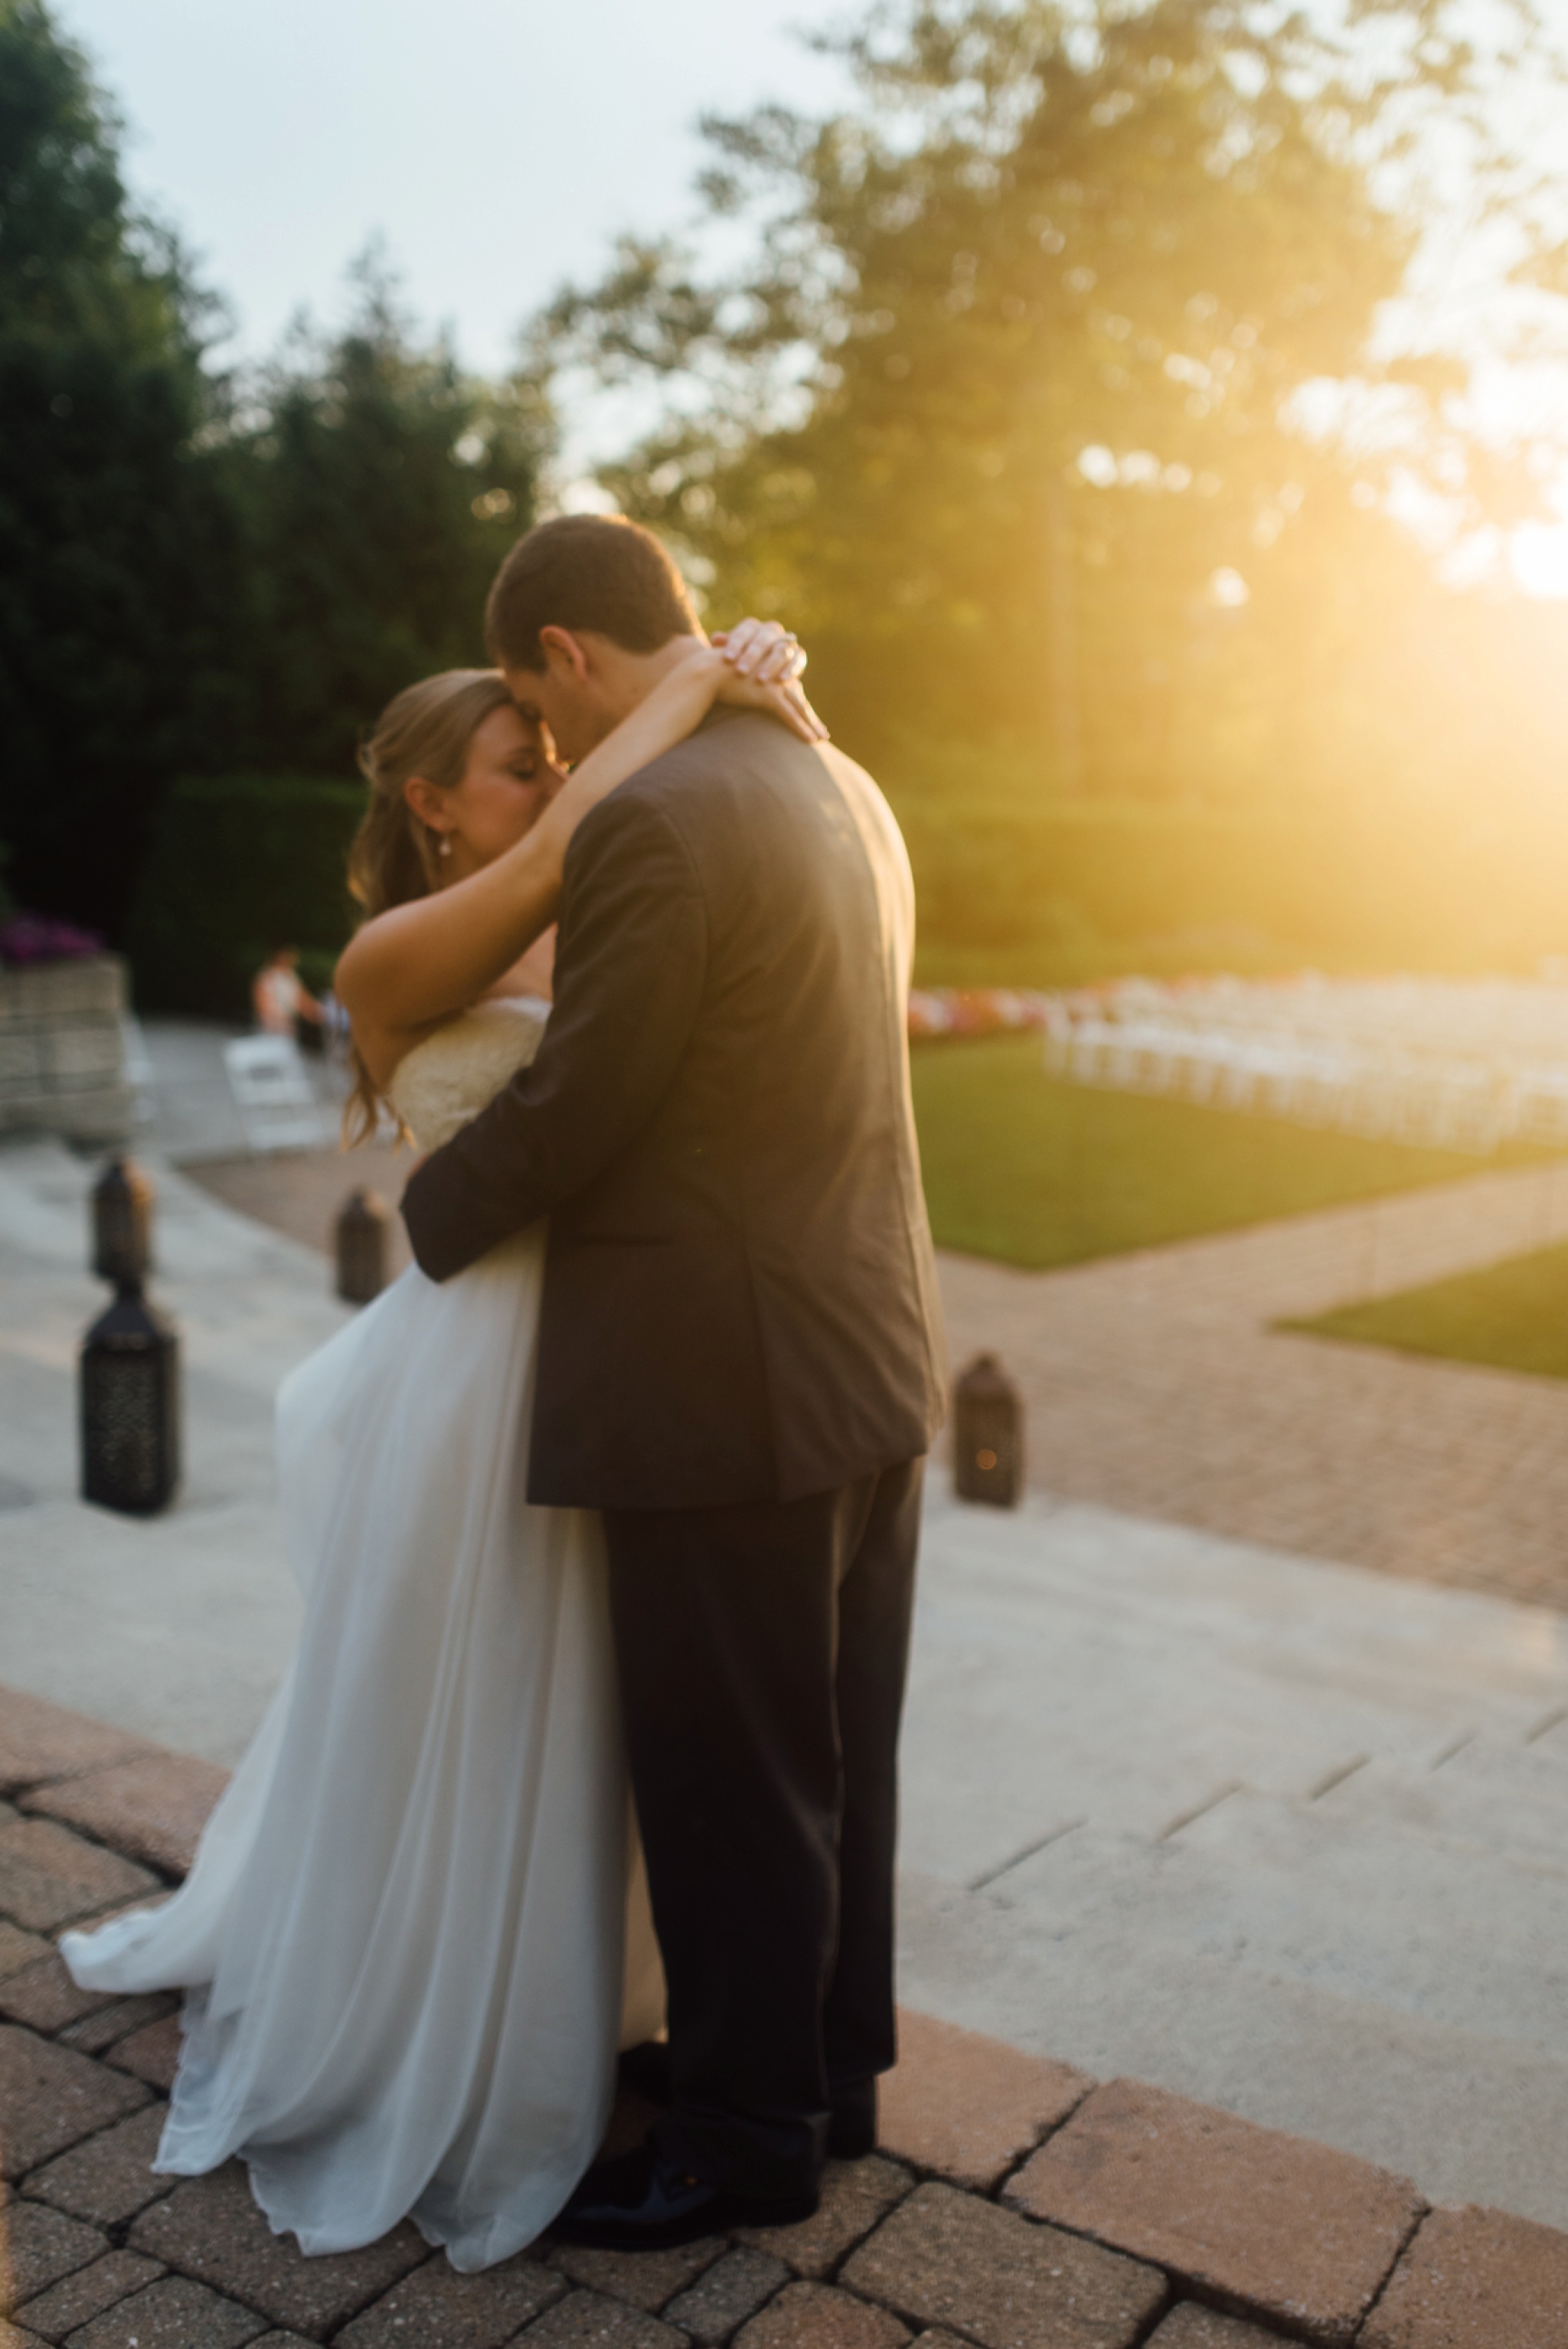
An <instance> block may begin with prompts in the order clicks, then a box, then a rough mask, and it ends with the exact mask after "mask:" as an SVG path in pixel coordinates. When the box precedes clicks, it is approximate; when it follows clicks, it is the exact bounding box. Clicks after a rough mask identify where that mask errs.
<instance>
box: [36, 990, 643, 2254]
mask: <svg viewBox="0 0 1568 2349" xmlns="http://www.w3.org/2000/svg"><path fill="white" fill-rule="evenodd" d="M546 1015H547V1007H546V1006H544V1005H542V1004H539V1003H536V1002H533V1001H531V999H514V1000H511V1001H509V1002H504V1003H489V1004H484V1005H481V1006H480V1007H479V1008H478V1009H475V1010H473V1011H470V1012H469V1013H467V1014H465V1015H464V1016H463V1017H462V1018H461V1019H458V1020H456V1021H454V1022H453V1023H452V1024H451V1025H449V1026H448V1027H446V1028H443V1029H441V1030H438V1032H437V1033H436V1034H435V1035H434V1036H432V1037H430V1038H428V1039H427V1040H426V1041H425V1042H424V1043H422V1044H420V1045H418V1046H417V1047H416V1049H415V1050H413V1051H411V1052H410V1053H409V1054H408V1055H407V1058H406V1059H405V1060H404V1061H403V1062H402V1064H401V1066H400V1067H399V1069H398V1071H397V1078H396V1081H395V1082H394V1085H393V1088H392V1092H393V1099H394V1102H395V1103H396V1106H397V1109H398V1111H399V1112H400V1113H401V1114H402V1116H403V1117H404V1119H405V1120H406V1122H407V1124H408V1126H409V1128H410V1129H411V1131H412V1132H413V1133H414V1136H415V1138H416V1140H417V1142H418V1144H419V1146H420V1147H421V1148H422V1149H431V1148H434V1147H435V1146H436V1145H437V1144H438V1143H442V1142H444V1141H446V1140H447V1139H448V1138H449V1136H450V1135H451V1134H452V1133H455V1132H456V1131H457V1130H458V1128H459V1126H460V1125H462V1124H463V1123H465V1122H466V1121H467V1120H468V1119H469V1118H470V1117H471V1116H473V1115H474V1113H475V1112H476V1111H478V1110H479V1109H480V1108H481V1107H482V1106H483V1105H484V1103H485V1102H487V1101H489V1100H490V1098H491V1097H492V1095H493V1094H495V1093H496V1092H499V1090H500V1087H501V1085H502V1084H504V1083H505V1081H506V1080H507V1078H508V1077H509V1076H511V1073H512V1071H514V1070H515V1069H516V1068H517V1067H518V1066H520V1065H521V1063H522V1062H524V1061H528V1060H529V1059H531V1057H532V1054H533V1052H534V1051H535V1050H537V1048H538V1042H539V1038H540V1035H541V1033H542V1028H543V1021H544V1018H545V1016H546ZM543 1258H544V1226H542V1225H536V1226H534V1227H533V1228H532V1229H531V1230H528V1231H524V1232H521V1233H520V1234H519V1235H518V1236H517V1237H515V1238H513V1239H511V1240H509V1241H507V1242H505V1243H504V1244H503V1245H502V1246H501V1247H498V1248H495V1249H493V1250H492V1251H491V1252H490V1255H489V1256H487V1257H484V1258H483V1259H482V1261H481V1262H480V1263H479V1264H477V1265H475V1266H473V1267H472V1268H471V1269H470V1270H469V1271H468V1272H466V1273H463V1274H462V1275H460V1276H459V1278H457V1279H455V1280H450V1281H448V1282H446V1283H445V1284H444V1285H442V1286H439V1287H438V1286H437V1285H436V1284H435V1283H434V1282H432V1281H429V1280H428V1279H427V1278H425V1276H424V1274H423V1273H421V1272H420V1271H419V1270H418V1268H417V1267H411V1268H409V1270H407V1272H405V1273H404V1274H403V1275H402V1276H401V1278H399V1279H397V1281H395V1282H394V1283H393V1284H392V1286H391V1287H390V1288H387V1289H386V1290H385V1291H383V1293H382V1295H381V1296H380V1297H378V1298H377V1299H376V1301H375V1303H374V1304H372V1305H370V1306H368V1307H367V1308H366V1310H365V1311H364V1312H363V1313H361V1314H360V1315H359V1316H358V1317H357V1318H356V1319H355V1320H353V1321H351V1322H350V1323H349V1324H348V1325H347V1326H346V1328H345V1329H343V1330H340V1331H339V1332H338V1334H337V1336H336V1337H335V1338H333V1339H332V1340H330V1341H329V1342H328V1343H327V1344H326V1345H325V1346H323V1347H322V1348H321V1349H320V1350H319V1351H318V1352H317V1353H315V1354H313V1355H312V1356H311V1357H310V1359H309V1361H305V1362H304V1363H302V1364H301V1365H300V1367H299V1368H298V1369H297V1370H296V1371H294V1372H293V1373H292V1374H291V1375H290V1376H289V1378H288V1379H287V1380H285V1381H284V1386H283V1389H282V1392H280V1394H279V1397H278V1413H277V1440H278V1474H279V1482H280V1490H281V1500H282V1514H283V1520H284V1536H285V1540H286V1543H287V1547H288V1551H289V1557H290V1562H291V1564H292V1566H293V1568H294V1572H295V1573H296V1575H297V1576H298V1578H299V1579H300V1581H301V1584H302V1585H303V1587H304V1592H305V1601H306V1604H305V1617H304V1630H303V1631H302V1634H301V1638H300V1644H299V1651H298V1654H297V1656H296V1658H295V1660H294V1664H293V1666H292V1668H291V1670H290V1672H289V1675H288V1678H287V1679H286V1680H285V1682H284V1685H283V1687H282V1688H281V1689H280V1690H279V1692H278V1694H277V1696H276V1698H275V1699H274V1700H273V1704H272V1707H271V1709H270V1711H269V1712H268V1713H267V1716H266V1718H265V1720H264V1722H263V1724H262V1727H261V1729H260V1730H259V1731H258V1733H257V1734H256V1737H255V1740H254V1742H253V1744H252V1746H251V1748H250V1750H249V1752H248V1753H247V1754H246V1755H245V1758H244V1760H243V1761H242V1763H241V1764H240V1767H239V1769H238V1771H237V1772H236V1774H235V1775H234V1778H233V1781H232V1785H230V1787H229V1789H228V1791H227V1793H226V1794H225V1795H224V1796H223V1798H222V1801H221V1803H220V1804H219V1806H218V1807H217V1809H216V1810H215V1811H214V1813H213V1814H212V1817H211V1822H210V1823H209V1825H208V1827H207V1830H206V1833H205V1834H204V1836H203V1837H202V1839H201V1847H200V1849H199V1850H198V1853H197V1856H196V1862H195V1866H194V1868H193V1869H192V1871H191V1876H190V1878H188V1880H187V1881H186V1883H185V1884H184V1886H183V1887H182V1888H181V1890H180V1891H178V1892H177V1893H175V1894H174V1896H173V1897H172V1899H170V1900H168V1901H167V1902H166V1903H165V1904H164V1905H163V1906H162V1907H161V1908H158V1909H143V1910H140V1911H138V1912H136V1913H133V1914H131V1915H128V1916H124V1917H119V1918H117V1919H115V1920H113V1921H112V1922H110V1923H109V1924H107V1925H105V1926H103V1927H101V1928H100V1929H99V1930H98V1931H96V1932H90V1933H72V1934H68V1935H67V1937H66V1938H65V1940H64V1941H63V1942H62V1944H61V1949H62V1953H63V1955H64V1957H65V1959H66V1962H67V1965H68V1966H69V1968H70V1970H71V1972H72V1974H73V1975H74V1976H75V1978H76V1980H77V1982H80V1983H82V1984H84V1985H86V1986H88V1987H91V1988H95V1989H105V1990H116V1991H122V1992H139V1991H147V1990H153V1989H159V1988H166V1987H173V1986H180V1987H183V1988H185V1989H186V1992H187V1996H186V2001H185V2014H184V2024H185V2039H184V2050H183V2054H182V2057H181V2065H180V2074H179V2077H178V2079H177V2081H176V2083H175V2088H174V2097H173V2104H172V2106H171V2109H170V2116H169V2121H168V2125H167V2127H165V2129H164V2132H163V2137H162V2142H161V2144H160V2147H159V2154H158V2163H157V2167H158V2168H160V2169H162V2170H172V2171H177V2172H181V2173H186V2174H188V2173H192V2172H201V2171H205V2170H209V2169H212V2168H216V2167H217V2165H218V2164H219V2163H220V2162H222V2161H224V2160H226V2159H227V2158H229V2156H230V2155H231V2154H234V2153H238V2154H240V2155H242V2157H243V2158H244V2160H245V2161H246V2163H247V2164H248V2165H249V2168H250V2173H251V2181H252V2186H253V2190H254V2193H255V2196H256V2199H257V2201H258V2202H259V2203H260V2204H261V2207H262V2209H263V2210H264V2211H265V2213H266V2215H267V2217H268V2219H269V2220H270V2221H271V2222H272V2225H273V2229H274V2230H276V2231H278V2232H280V2233H282V2232H284V2231H285V2230H286V2231H288V2232H291V2233H293V2234H294V2235H297V2237H298V2238H299V2240H300V2243H301V2245H302V2246H303V2248H304V2250H305V2251H343V2250H347V2249H350V2248H352V2247H353V2246H356V2245H358V2244H362V2243H366V2242H371V2241H374V2240H376V2238H377V2236H380V2235H382V2234H384V2233H385V2232H386V2231H387V2229H388V2228H389V2227H392V2226H394V2225H396V2223H397V2220H400V2219H402V2218H404V2217H406V2216H412V2217H413V2219H414V2220H415V2221H416V2222H417V2224H418V2226H419V2228H420V2229H421V2230H422V2231H423V2232H424V2234H425V2235H426V2237H427V2238H428V2240H430V2241H431V2242H435V2243H442V2244H444V2245H445V2246H446V2248H447V2251H448V2255H449V2258H450V2260H451V2261H452V2264H453V2266H454V2267H457V2268H460V2269H464V2270H472V2269H477V2268H482V2267H488V2266H490V2264H491V2263H492V2262H493V2261H497V2260H502V2259H506V2258H507V2257H509V2256H510V2255H511V2253H512V2252H513V2251H518V2250H520V2249H521V2247H522V2245H524V2244H525V2243H528V2242H530V2241H531V2240H532V2239H533V2237H534V2236H536V2235H537V2234H538V2233H539V2232H540V2231H541V2230H542V2229H543V2228H544V2227H545V2226H547V2225H548V2224H549V2222H550V2220H552V2218H553V2217H554V2216H555V2214H556V2212H557V2211H558V2210H559V2209H560V2208H561V2205H562V2202H563V2201H564V2200H565V2199H566V2197H567V2195H568V2194H569V2193H570V2191H571V2189H572V2188H573V2185H574V2184H575V2183H576V2181H577V2179H578V2178H579V2177H580V2176H581V2174H582V2172H583V2169H584V2168H586V2167H587V2165H588V2163H589V2162H590V2160H591V2159H592V2158H593V2154H594V2152H595V2150H596V2148H597V2147H598V2144H599V2141H600V2138H601V2137H602V2136H603V2130H604V2126H605V2123H606V2120H607V2118H608V2116H609V2111H610V2106H611V2103H612V2101H613V2096H614V2068H615V2054H616V2050H617V2047H618V2046H621V2045H630V2044H634V2042H635V2041H637V2040H640V2039H646V2038H649V2037H651V2036H653V2035H654V2034H655V2033H657V2031H658V2030H659V2029H660V2028H661V2026H662V2023H663V2008H664V1983H663V1978H662V1975H661V1972H660V1969H659V1962H658V1951H657V1948H656V1945H655V1941H654V1938H653V1926H652V1920H651V1918H650V1916H649V1912H648V1906H647V1895H646V1889H645V1879H644V1878H643V1874H642V1867H641V1855H640V1852H639V1851H638V1849H637V1847H636V1839H635V1833H634V1828H633V1827H632V1826H631V1818H630V1804H629V1797H628V1791H627V1783H626V1775H625V1768H624V1760H623V1755H622V1749H621V1741H620V1728H619V1718H618V1710H617V1701H616V1691H615V1682H614V1658H613V1654H612V1651H611V1643H610V1626H609V1616H608V1606H607V1599H606V1589H605V1568H604V1560H603V1548H602V1537H601V1532H600V1527H599V1523H598V1520H597V1518H596V1517H595V1516H593V1515H592V1514H590V1513H588V1512H585V1511H580V1510H568V1509H538V1508H531V1507H529V1506H528V1505H527V1503H526V1502H525V1500H524V1498H523V1491H524V1483H525V1478H526V1473H527V1453H528V1426H529V1418H530V1406H531V1397H532V1383H533V1373H534V1354H535V1333H536V1327H537V1321H538V1310H539V1291H540V1279H541V1274H542V1265H543Z"/></svg>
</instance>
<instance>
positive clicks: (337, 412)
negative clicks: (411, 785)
mask: <svg viewBox="0 0 1568 2349" xmlns="http://www.w3.org/2000/svg"><path fill="white" fill-rule="evenodd" d="M355 275H356V283H357V285H358V291H359V300H358V304H357V307H356V315H355V316H354V317H353V319H352V320H351V322H350V324H349V326H347V328H346V330H345V331H344V332H343V333H342V334H341V335H339V336H336V337H335V338H332V339H329V340H324V339H322V338H320V337H317V336H311V335H310V334H308V333H305V332H302V333H301V334H299V335H298V336H296V337H295V338H294V343H293V346H292V347H290V348H288V349H285V352H284V356H283V357H282V358H281V359H280V360H279V361H278V362H277V363H276V364H274V366H273V367H271V368H269V369H267V370H266V371H264V373H263V376H262V378H260V380H259V381H258V382H256V383H255V384H254V385H252V386H250V387H247V388H245V389H244V391H243V393H242V398H241V401H240V402H238V403H237V412H238V415H239V417H240V419H242V420H241V421H239V422H236V424H235V425H234V426H233V427H232V432H231V438H230V441H229V446H228V449H227V450H226V461H227V464H228V467H229V469H230V474H231V478H232V481H233V483H234V486H235V492H236V496H237V499H238V501H239V502H240V504H241V506H242V511H243V512H244V514H245V517H246V531H247V539H248V543H249V548H250V557H251V564H252V568H253V604H252V618H251V629H252V643H251V647H250V650H249V656H248V660H247V667H248V669H249V672H250V676H251V678H252V682H253V695H254V704H253V719H252V740H251V742H250V745H249V748H248V751H247V754H246V756H247V759H248V762H249V763H250V764H252V765H253V766H261V767H267V766H271V767H273V768H277V769H282V770H286V771H293V772H302V771H303V772H314V773H320V774H326V775H351V774H352V773H353V771H354V749H355V743H356V739H357V737H358V735H359V734H360V732H361V731H362V730H363V729H364V728H365V727H366V724H367V723H368V722H369V721H370V720H371V719H374V718H375V716H376V714H377V710H378V709H380V708H381V707H382V705H383V704H384V703H385V702H386V701H387V698H389V697H390V696H391V695H392V694H393V693H395V692H397V690H399V688H401V687H403V686H405V685H407V684H409V683H411V682H412V681H413V679H414V678H418V677H420V676H423V675H425V674H427V673H428V671H430V670H432V669H437V668H445V667H462V666H465V665H468V664H470V663H473V662H480V661H482V660H483V659H484V657H485V656H484V649H483V643H482V636H481V628H480V618H481V614H482V612H483V608H484V599H485V594H486V591H487V589H488V587H489V585H490V579H491V578H492V576H493V575H494V573H495V570H496V567H497V565H498V564H499V563H500V558H501V556H502V555H503V554H504V553H505V552H506V549H507V547H508V546H509V545H510V544H511V541H512V540H513V538H515V537H516V535H517V533H518V532H519V531H520V530H521V529H525V528H526V527H527V525H528V523H530V521H531V519H532V513H533V502H534V493H535V482H536V477H537V474H538V470H539V466H540V462H541V460H542V456H543V454H544V451H545V450H546V449H547V447H548V444H549V438H550V418H549V412H548V409H547V406H546V405H545V403H544V400H543V398H542V394H541V393H540V392H539V390H538V388H537V387H536V386H535V384H534V383H533V382H532V381H531V379H530V378H528V377H526V376H521V377H518V378H514V379H513V380H511V382H509V383H506V384H502V385H500V386H487V385H483V384H479V383H475V382H473V381H471V380H469V379H466V378H464V377H463V376H462V375H461V374H460V372H459V368H458V367H457V364H456V361H455V359H454V358H453V357H452V354H451V352H450V351H449V349H448V348H447V347H445V346H444V345H443V344H441V343H439V342H437V343H435V344H432V345H429V346H424V345H421V343H420V342H419V340H418V335H417V332H416V330H415V328H414V326H413V325H412V323H411V322H410V321H409V320H407V318H405V317H404V316H402V315H401V313H400V312H399V310H398V308H397V302H396V299H395V289H394V287H393V285H392V284H391V282H390V280H389V279H388V277H387V273H386V271H385V269H384V267H383V266H382V264H381V263H380V262H379V260H378V258H377V256H376V255H375V254H371V255H369V256H367V257H366V259H365V260H363V261H362V262H361V263H359V264H357V265H356V272H355ZM244 762H245V761H235V760H234V759H233V758H232V757H231V758H230V759H229V760H228V761H227V763H228V764H229V765H231V766H233V765H234V764H236V763H244Z"/></svg>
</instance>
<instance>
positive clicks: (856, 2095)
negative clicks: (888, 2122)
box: [828, 2079, 877, 2161]
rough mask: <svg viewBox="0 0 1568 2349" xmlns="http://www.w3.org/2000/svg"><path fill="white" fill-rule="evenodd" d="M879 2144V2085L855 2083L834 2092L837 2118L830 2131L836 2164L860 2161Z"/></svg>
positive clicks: (831, 2148)
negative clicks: (862, 2156) (838, 2162)
mask: <svg viewBox="0 0 1568 2349" xmlns="http://www.w3.org/2000/svg"><path fill="white" fill-rule="evenodd" d="M876 2143H877V2084H876V2081H875V2080H874V2079H870V2080H851V2081H850V2082H849V2083H848V2084H847V2085H843V2086H841V2087H837V2088H835V2089H834V2090H833V2117H832V2121H831V2123H830V2127H829V2129H828V2151H829V2152H830V2154H831V2155H832V2157H833V2158H834V2160H835V2161H859V2160H860V2158H861V2155H862V2154H867V2153H874V2152H875V2151H876Z"/></svg>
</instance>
